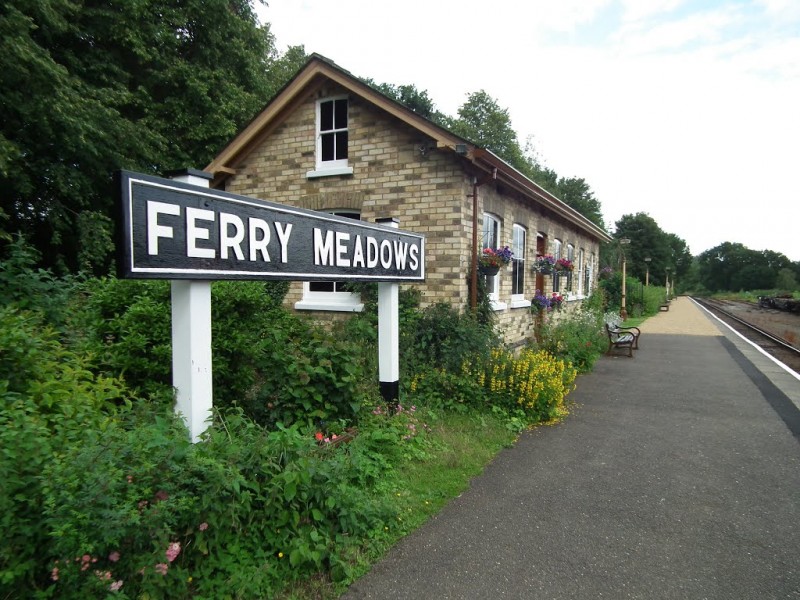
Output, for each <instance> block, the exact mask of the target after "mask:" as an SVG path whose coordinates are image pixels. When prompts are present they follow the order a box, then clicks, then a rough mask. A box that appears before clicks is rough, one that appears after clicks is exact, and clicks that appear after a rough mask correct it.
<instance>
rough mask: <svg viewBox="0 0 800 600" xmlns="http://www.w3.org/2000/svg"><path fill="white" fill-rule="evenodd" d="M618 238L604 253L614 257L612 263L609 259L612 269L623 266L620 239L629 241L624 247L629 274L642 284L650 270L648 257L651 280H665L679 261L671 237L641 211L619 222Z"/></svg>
mask: <svg viewBox="0 0 800 600" xmlns="http://www.w3.org/2000/svg"><path fill="white" fill-rule="evenodd" d="M614 238H616V240H617V241H616V242H612V243H611V244H609V245H607V248H606V250H605V251H604V253H603V256H608V255H609V254H610V255H611V257H613V258H612V259H611V260H608V259H607V264H608V265H609V266H612V267H616V266H617V265H618V264H619V259H618V258H617V257H618V256H619V251H620V250H619V248H620V246H619V243H618V240H621V239H629V240H630V244H626V245H625V247H624V252H625V258H626V260H627V272H628V274H629V275H631V276H632V277H637V278H638V279H640V280H641V281H644V280H645V274H646V272H647V268H648V263H647V262H646V261H645V260H644V259H645V258H650V263H649V269H650V279H651V281H653V280H656V281H658V280H661V279H662V278H663V277H664V276H665V273H666V269H668V268H669V269H672V270H673V271H674V269H675V262H674V258H673V250H672V247H671V245H670V237H669V235H668V234H667V233H665V232H664V231H663V230H662V229H661V227H659V225H658V223H656V221H655V219H653V217H651V216H650V215H648V214H646V213H641V212H640V213H636V214H635V215H623V216H622V218H620V219H619V220H618V221H617V222H616V230H615V233H614ZM676 239H677V238H676Z"/></svg>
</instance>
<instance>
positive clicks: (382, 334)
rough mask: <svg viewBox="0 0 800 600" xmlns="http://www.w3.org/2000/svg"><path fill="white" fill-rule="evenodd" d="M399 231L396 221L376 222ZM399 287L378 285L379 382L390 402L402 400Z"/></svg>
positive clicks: (386, 399)
mask: <svg viewBox="0 0 800 600" xmlns="http://www.w3.org/2000/svg"><path fill="white" fill-rule="evenodd" d="M377 222H378V223H383V224H386V225H388V226H389V227H394V228H395V229H397V228H398V227H399V223H398V221H397V219H394V218H387V219H377ZM399 321H400V284H398V283H391V282H385V283H379V284H378V379H379V381H380V387H381V396H383V399H384V400H385V401H386V402H387V403H394V402H397V400H398V399H399V398H400V322H399Z"/></svg>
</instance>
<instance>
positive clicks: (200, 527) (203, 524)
mask: <svg viewBox="0 0 800 600" xmlns="http://www.w3.org/2000/svg"><path fill="white" fill-rule="evenodd" d="M197 528H198V529H199V530H200V531H205V530H206V529H208V523H206V522H205V521H204V522H202V523H200V525H198V526H197Z"/></svg>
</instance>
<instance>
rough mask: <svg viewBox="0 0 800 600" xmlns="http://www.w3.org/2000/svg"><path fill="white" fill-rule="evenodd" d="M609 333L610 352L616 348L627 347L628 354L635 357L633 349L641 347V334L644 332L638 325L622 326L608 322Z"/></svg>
mask: <svg viewBox="0 0 800 600" xmlns="http://www.w3.org/2000/svg"><path fill="white" fill-rule="evenodd" d="M606 334H608V350H606V354H610V353H611V351H612V350H614V349H615V348H622V349H623V350H624V349H626V348H627V350H628V356H630V357H633V351H634V350H638V349H639V336H640V335H641V334H642V332H641V330H640V329H639V328H638V327H620V326H619V325H616V324H614V323H606Z"/></svg>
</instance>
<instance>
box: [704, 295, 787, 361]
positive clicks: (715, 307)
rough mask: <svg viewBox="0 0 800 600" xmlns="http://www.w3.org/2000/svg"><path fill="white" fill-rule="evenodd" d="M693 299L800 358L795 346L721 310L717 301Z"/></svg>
mask: <svg viewBox="0 0 800 600" xmlns="http://www.w3.org/2000/svg"><path fill="white" fill-rule="evenodd" d="M692 299H693V300H694V301H695V302H697V303H698V304H701V305H702V306H705V307H706V308H707V309H709V310H715V311H717V312H719V313H722V314H723V315H725V316H726V317H728V318H729V319H732V320H734V321H736V322H737V323H739V324H741V325H743V326H745V327H747V328H748V329H752V330H753V331H755V332H756V333H758V334H760V335H762V336H764V337H765V338H767V339H769V340H770V341H771V342H773V343H775V344H777V345H779V346H780V347H781V348H783V349H784V350H788V351H790V352H793V353H794V354H796V355H798V356H800V349H798V348H796V347H795V346H793V345H792V344H790V343H789V342H788V341H787V340H785V339H783V338H782V337H779V336H776V335H775V334H773V333H770V332H768V331H765V330H763V329H761V328H760V327H756V326H755V325H753V324H752V323H749V322H748V321H745V320H744V319H742V318H740V317H737V316H736V315H734V314H732V313H730V312H728V311H727V310H725V309H724V308H720V306H719V305H718V304H717V303H716V302H715V301H713V300H708V299H707V298H696V297H694V296H692Z"/></svg>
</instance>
